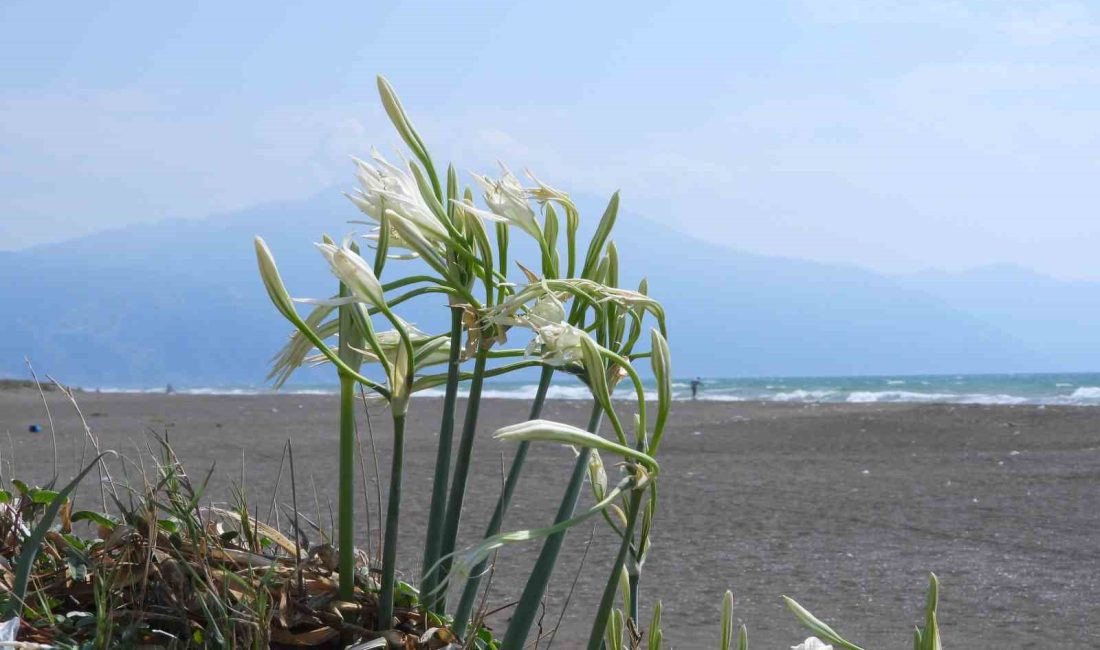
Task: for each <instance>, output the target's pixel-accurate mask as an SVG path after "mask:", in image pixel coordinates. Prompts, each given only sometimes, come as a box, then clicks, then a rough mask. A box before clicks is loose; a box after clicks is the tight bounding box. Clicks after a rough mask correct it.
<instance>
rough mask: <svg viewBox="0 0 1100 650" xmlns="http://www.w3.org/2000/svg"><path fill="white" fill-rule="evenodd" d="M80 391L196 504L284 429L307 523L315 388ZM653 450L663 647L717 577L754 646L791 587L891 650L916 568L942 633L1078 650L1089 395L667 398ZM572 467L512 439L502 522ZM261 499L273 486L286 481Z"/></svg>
mask: <svg viewBox="0 0 1100 650" xmlns="http://www.w3.org/2000/svg"><path fill="white" fill-rule="evenodd" d="M79 399H80V404H81V406H82V408H83V410H84V413H85V415H86V416H87V417H88V421H89V423H90V424H91V426H92V427H93V428H94V429H95V431H97V432H98V434H99V435H100V436H101V437H102V440H103V443H104V446H106V447H109V448H115V449H118V450H120V451H122V452H124V453H126V454H127V455H130V456H134V455H136V454H137V453H138V452H137V450H136V447H135V445H144V440H143V435H144V432H145V431H147V430H149V429H152V430H155V431H158V432H164V431H167V432H168V433H169V435H170V436H171V439H172V443H173V445H174V446H175V448H176V450H177V452H178V453H179V454H180V456H181V457H182V458H183V459H184V460H185V462H186V463H188V464H189V467H190V469H191V471H192V473H193V474H198V473H199V472H200V471H201V470H204V469H205V468H206V467H207V466H208V465H209V464H210V463H211V462H214V461H217V464H218V465H217V470H216V471H215V483H214V485H213V489H212V492H211V494H212V495H213V496H214V497H215V498H224V495H225V494H226V487H227V486H228V485H229V483H230V481H233V480H237V479H238V478H239V476H240V474H241V459H242V453H243V456H244V457H245V467H244V474H245V478H246V481H247V483H248V486H249V489H250V490H251V494H252V495H253V499H254V500H255V501H257V502H261V501H263V500H264V497H265V496H266V497H267V498H270V492H271V487H272V485H273V483H274V480H275V475H276V472H277V470H278V466H279V459H280V453H281V448H282V444H283V442H284V440H286V438H287V436H293V438H294V443H295V460H296V467H297V474H298V477H299V483H300V489H301V490H302V492H300V494H299V499H300V501H306V505H304V506H303V509H305V510H307V511H310V512H312V511H314V509H315V508H314V505H313V496H312V490H310V489H309V487H308V483H309V481H310V477H311V476H312V477H313V479H314V480H315V481H316V486H317V491H318V493H319V495H320V496H319V499H320V502H321V510H322V512H323V517H324V518H326V520H327V517H328V506H327V505H326V504H327V503H328V500H329V499H330V498H331V497H332V495H333V488H334V484H335V469H336V442H335V440H336V419H335V418H336V400H335V399H334V398H332V397H323V396H296V395H282V396H260V397H196V396H179V395H173V396H164V395H117V394H116V395H107V394H102V395H100V394H93V393H84V394H81V395H80V398H79ZM49 401H50V405H51V408H52V410H53V415H54V420H55V423H56V425H57V430H58V436H59V444H60V447H61V452H62V459H63V460H62V463H63V467H64V468H65V470H66V472H69V473H71V472H72V468H73V467H74V466H75V460H74V458H75V457H76V454H77V453H79V446H80V441H81V436H80V435H78V434H80V432H81V429H80V428H79V425H78V421H77V420H76V419H75V418H74V415H73V412H72V410H71V408H70V407H68V406H67V403H66V402H65V400H64V398H63V397H62V396H61V395H59V394H57V393H53V394H50V396H49ZM439 407H440V405H439V402H438V401H437V400H432V399H422V400H419V401H417V402H415V403H414V414H413V415H412V416H411V419H410V425H409V436H408V467H409V469H408V470H407V471H408V474H407V476H408V482H407V483H406V492H405V493H406V495H407V496H406V499H407V501H406V508H405V512H406V515H405V518H404V519H403V520H402V529H401V531H402V538H403V539H404V540H407V546H406V547H405V552H404V553H403V556H402V562H403V563H404V566H405V567H406V568H407V569H409V574H410V577H415V574H416V565H417V564H418V562H419V557H420V553H421V548H422V544H423V541H422V536H421V534H420V531H422V530H423V524H424V520H425V516H424V515H425V512H426V510H427V497H428V487H429V486H428V484H427V481H428V480H429V478H428V477H430V472H431V468H432V464H433V461H434V458H435V438H436V428H437V426H438V421H437V417H438V409H439ZM526 409H527V405H526V403H523V402H519V401H488V402H487V403H486V404H485V405H484V406H483V408H482V426H481V431H482V435H481V436H480V437H479V439H478V446H477V448H476V450H475V456H476V463H475V464H476V467H475V471H474V477H473V479H472V482H471V488H470V490H469V494H468V496H467V500H468V502H469V503H470V505H471V509H470V514H469V516H468V518H467V519H466V520H465V523H464V527H463V534H464V537H465V539H466V540H473V539H474V538H475V537H477V535H478V533H479V532H480V529H481V528H482V527H483V526H484V522H485V521H486V520H487V517H488V513H489V510H490V509H491V507H492V506H493V504H494V503H495V500H496V496H497V492H498V490H499V486H500V480H501V479H500V474H501V469H500V468H501V458H502V455H503V456H504V457H506V458H507V459H510V458H511V453H512V448H511V446H510V445H507V444H503V443H499V442H496V441H494V440H492V439H491V438H490V437H489V435H488V434H489V432H491V431H492V430H493V429H494V428H496V427H498V426H502V425H504V424H509V423H512V422H516V421H519V420H521V419H524V418H525V417H526ZM587 412H588V406H587V405H585V404H582V403H578V402H554V403H552V404H551V405H550V406H549V407H548V412H547V413H546V415H548V416H549V417H552V418H558V419H562V420H565V421H569V422H573V423H576V424H580V425H583V423H584V421H585V419H586V416H587ZM387 419H388V416H387V415H386V414H385V413H382V412H379V413H377V414H376V416H375V418H374V431H375V435H376V438H377V439H378V441H379V453H380V455H381V462H382V467H383V472H385V471H386V468H387V467H388V458H389V442H388V440H389V433H388V432H389V425H388V423H387ZM32 422H38V423H41V424H43V425H44V427H45V426H46V418H45V417H44V415H43V410H42V405H41V403H40V402H39V398H38V395H37V394H36V393H33V392H30V391H26V390H9V391H0V435H4V438H0V451H2V453H3V461H2V463H3V467H4V472H5V481H6V480H7V479H8V472H9V471H10V467H9V463H11V462H14V468H15V470H16V473H17V474H18V475H20V476H22V477H24V478H28V477H29V478H34V477H44V476H47V475H48V474H49V467H50V463H51V460H50V459H51V454H50V439H49V433H48V428H47V429H46V430H45V431H44V432H43V433H41V434H29V433H27V425H28V424H30V423H32ZM9 431H10V436H11V441H12V442H11V443H9V442H8V440H7V436H6V433H7V432H9ZM13 448H14V459H13V458H12V450H13ZM661 463H662V467H663V475H662V478H661V488H662V489H661V498H662V502H661V511H660V515H659V519H658V521H657V527H656V533H655V537H654V548H653V550H652V553H651V556H650V560H649V563H648V564H647V565H646V568H645V573H644V575H643V579H642V590H643V599H644V604H643V611H648V610H649V608H650V607H651V605H652V602H653V600H654V599H656V598H660V599H661V600H663V601H664V607H665V610H664V611H665V618H664V620H665V627H666V639H669V640H670V642H671V643H672V644H673V645H674V646H675V647H678V648H700V647H713V645H714V643H715V639H716V637H717V632H718V611H719V605H720V600H721V596H722V593H723V592H724V591H725V590H726V589H732V590H733V593H734V595H735V596H736V601H737V602H736V608H735V611H736V616H737V617H738V618H739V619H740V620H742V621H744V622H746V623H747V624H748V626H749V631H750V638H751V639H752V647H755V648H784V647H790V646H791V645H793V644H795V643H797V642H798V641H800V640H802V639H803V638H805V636H806V633H805V632H804V631H803V629H801V628H800V627H799V625H798V624H797V623H796V622H795V620H794V619H793V617H792V616H790V615H789V614H788V613H787V611H786V610H785V608H784V607H783V605H782V602H781V600H780V597H779V596H780V594H789V595H791V596H794V597H796V598H797V599H798V600H800V601H801V602H802V603H803V604H804V605H806V606H807V607H808V608H810V609H811V611H813V612H814V613H816V614H817V615H818V616H819V617H821V618H822V619H824V620H825V621H827V622H829V623H831V624H833V626H834V627H835V628H836V629H837V630H838V631H840V632H841V633H843V634H845V635H847V636H848V638H849V639H850V640H852V641H855V642H857V643H859V644H861V645H863V646H864V647H867V648H905V647H910V644H911V641H910V639H911V636H910V635H911V633H912V626H913V624H914V623H916V622H918V620H919V619H918V617H919V611H920V608H921V606H922V603H923V599H924V590H925V583H926V575H927V572H928V571H935V572H936V573H937V574H938V575H939V576H940V578H941V581H942V583H943V594H942V607H941V624H942V627H943V632H944V641H945V643H946V644H947V645H948V647H954V648H992V647H1006V648H1007V647H1011V648H1082V647H1092V646H1094V645H1096V642H1097V641H1100V409H1098V408H1087V407H1081V408H1071V407H1059V408H1054V407H1048V408H1045V409H1040V408H1034V407H986V406H929V405H919V406H918V405H818V406H807V405H792V404H755V403H751V404H750V403H697V404H688V403H684V404H677V406H676V409H675V411H674V414H673V418H672V424H671V430H670V431H669V432H668V434H667V436H666V443H665V445H664V447H663V448H662V450H661ZM571 464H572V453H571V452H570V451H569V450H567V449H564V448H560V447H546V446H542V447H539V448H538V449H537V450H536V451H535V452H534V453H533V454H532V457H531V459H530V460H529V466H528V471H527V472H526V475H525V479H524V482H523V483H522V485H521V486H520V490H519V492H518V494H517V501H516V503H515V506H514V508H513V510H512V516H511V517H510V519H509V525H510V527H513V528H515V527H527V526H539V525H545V524H546V523H547V522H548V521H549V520H550V519H551V518H552V516H553V512H554V509H555V507H556V502H557V499H558V498H559V495H560V493H561V490H562V485H563V483H564V481H565V477H566V475H567V473H568V471H569V467H570V465H571ZM303 484H304V487H301V486H302V485H303ZM371 489H372V490H373V486H372V488H371ZM303 495H305V496H303ZM280 498H282V499H284V500H286V501H289V490H288V489H287V486H286V485H285V483H284V486H283V488H281V489H280ZM371 508H372V512H371V516H372V517H376V516H377V513H376V506H374V505H373V504H372V506H371ZM263 510H264V511H266V508H263ZM601 526H602V524H601ZM376 528H377V525H376ZM364 531H365V528H364ZM588 533H589V530H588V529H584V530H581V529H575V530H574V532H573V533H572V534H571V535H570V536H569V538H568V540H567V542H566V550H565V554H564V558H563V559H564V561H563V562H562V563H561V564H559V570H558V572H557V574H556V577H555V581H554V583H553V585H552V588H551V590H550V594H549V599H548V602H547V614H546V617H545V620H544V622H543V625H544V627H545V628H547V629H549V628H551V627H553V625H554V622H555V621H556V619H557V616H558V612H559V611H560V607H561V603H562V601H563V598H564V595H565V594H566V592H567V591H568V590H569V586H570V584H571V582H572V581H573V579H574V576H575V575H576V572H577V562H578V560H579V558H580V555H581V553H582V550H583V546H584V543H585V541H586V540H587V538H588ZM364 537H365V533H364ZM612 537H613V534H612V533H610V532H609V531H607V530H606V529H603V528H600V527H597V530H596V536H595V543H594V544H593V547H592V549H591V552H590V553H589V556H588V561H587V564H586V565H585V566H584V568H583V571H581V573H580V579H579V581H578V587H577V591H576V594H575V595H574V598H573V602H572V605H571V606H570V608H569V610H568V614H567V615H566V617H565V622H564V623H563V625H562V628H561V632H560V634H559V635H558V639H557V643H556V644H555V646H556V647H559V648H573V647H579V646H580V645H581V643H582V641H583V639H584V638H586V637H587V633H588V625H589V623H590V615H589V608H590V607H591V605H592V603H593V602H594V601H595V600H596V599H597V598H598V593H599V590H600V589H601V588H602V585H603V582H604V580H605V579H606V575H607V571H608V564H609V562H610V558H611V554H612V552H613V550H612V541H613V540H612ZM536 553H537V545H528V546H525V547H522V548H517V549H511V550H509V551H508V552H507V553H505V554H504V555H503V556H502V558H501V560H500V562H499V564H498V570H497V574H496V581H495V588H494V592H493V594H492V597H491V599H490V600H491V602H492V603H493V604H506V603H507V602H509V599H510V598H511V597H513V595H515V594H517V593H518V591H519V589H520V588H521V587H522V581H523V579H524V578H525V575H523V576H522V577H521V573H520V572H519V569H522V566H523V564H524V563H529V562H530V561H531V560H532V559H533V557H534V556H535V554H536ZM645 618H646V619H648V614H646V615H645ZM1002 644H1003V645H1002ZM541 647H545V644H543V645H542V646H541Z"/></svg>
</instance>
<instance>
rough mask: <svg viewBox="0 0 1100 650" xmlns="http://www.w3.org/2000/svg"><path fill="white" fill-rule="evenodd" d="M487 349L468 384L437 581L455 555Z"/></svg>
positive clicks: (441, 601) (441, 600)
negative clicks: (468, 389)
mask: <svg viewBox="0 0 1100 650" xmlns="http://www.w3.org/2000/svg"><path fill="white" fill-rule="evenodd" d="M488 358H489V355H488V348H486V347H479V348H478V351H477V357H476V358H475V359H474V376H473V380H472V381H471V382H470V394H469V396H468V397H467V398H466V419H465V420H464V421H463V423H462V438H461V439H460V440H459V442H458V455H457V456H456V458H455V474H454V478H452V479H451V494H450V496H449V497H448V498H447V519H446V521H445V522H444V526H443V539H442V543H441V544H440V547H439V554H440V557H441V558H444V560H443V561H442V562H441V563H440V568H439V575H438V579H439V580H440V581H442V580H446V579H447V575H448V574H449V573H450V570H451V557H450V556H451V554H452V553H454V550H455V543H456V541H457V539H458V526H459V524H460V523H461V521H462V501H463V500H464V499H465V497H466V481H467V479H468V478H469V474H470V457H471V456H472V455H473V451H474V436H475V434H476V433H477V416H478V409H479V407H480V406H481V387H482V386H483V385H484V383H485V363H486V361H487V360H488ZM435 599H436V601H435V602H436V606H437V607H438V608H439V611H444V610H445V609H446V605H447V594H446V593H439V594H436V596H435Z"/></svg>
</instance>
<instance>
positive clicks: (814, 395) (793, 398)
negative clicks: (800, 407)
mask: <svg viewBox="0 0 1100 650" xmlns="http://www.w3.org/2000/svg"><path fill="white" fill-rule="evenodd" d="M834 395H836V391H833V390H803V389H801V388H799V389H797V390H791V391H785V392H782V393H776V394H775V395H772V396H771V399H773V400H775V401H777V402H821V401H825V400H827V399H829V398H830V397H833V396H834Z"/></svg>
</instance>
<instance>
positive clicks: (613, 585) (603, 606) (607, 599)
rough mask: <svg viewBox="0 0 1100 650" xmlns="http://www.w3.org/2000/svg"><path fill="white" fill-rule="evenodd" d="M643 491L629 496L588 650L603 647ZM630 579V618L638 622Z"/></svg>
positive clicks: (633, 581) (634, 584)
mask: <svg viewBox="0 0 1100 650" xmlns="http://www.w3.org/2000/svg"><path fill="white" fill-rule="evenodd" d="M643 492H644V491H643V490H633V491H632V492H631V495H630V506H629V511H628V512H627V519H626V521H627V523H626V530H624V531H623V540H622V543H621V544H619V553H618V555H616V556H615V562H614V564H612V565H611V575H610V576H608V578H607V584H605V585H604V588H603V597H602V598H600V605H599V607H598V608H597V609H596V620H594V621H593V622H592V632H591V633H590V634H589V635H588V650H600V648H601V647H602V645H603V638H604V632H605V631H606V630H607V619H608V617H609V616H610V615H611V609H612V608H613V607H614V606H615V592H616V591H617V588H618V586H619V576H620V574H622V571H623V564H624V563H625V562H626V554H627V553H628V552H629V551H630V544H631V543H632V542H633V541H634V526H635V524H637V522H638V511H639V510H640V509H641V505H642V497H643ZM628 577H629V579H630V617H631V618H632V619H633V620H634V621H635V622H637V621H638V602H637V601H638V593H637V580H636V576H628Z"/></svg>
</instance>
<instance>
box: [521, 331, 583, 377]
mask: <svg viewBox="0 0 1100 650" xmlns="http://www.w3.org/2000/svg"><path fill="white" fill-rule="evenodd" d="M534 329H535V338H533V339H531V342H530V343H528V344H527V354H529V355H533V356H538V357H539V358H541V359H542V360H543V362H545V363H547V364H549V365H551V366H558V367H561V366H566V365H569V364H571V363H580V362H581V360H582V358H583V348H582V347H581V340H582V339H584V338H586V337H587V336H588V334H586V333H585V332H584V330H582V329H580V328H579V327H573V326H572V325H570V324H569V323H560V322H559V323H548V324H546V325H542V326H540V327H536V328H534Z"/></svg>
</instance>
